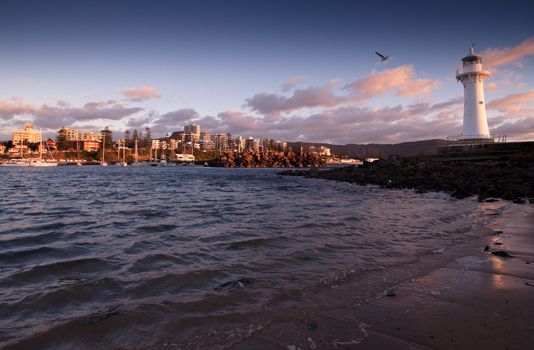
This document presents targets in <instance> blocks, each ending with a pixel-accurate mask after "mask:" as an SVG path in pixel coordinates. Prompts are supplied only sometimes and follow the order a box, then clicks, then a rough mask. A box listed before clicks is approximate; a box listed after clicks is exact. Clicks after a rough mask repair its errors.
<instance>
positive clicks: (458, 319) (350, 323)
mask: <svg viewBox="0 0 534 350" xmlns="http://www.w3.org/2000/svg"><path fill="white" fill-rule="evenodd" d="M483 226H484V227H485V228H487V229H489V230H492V231H493V232H494V233H495V234H494V235H489V236H484V237H481V239H482V242H481V249H480V253H478V254H471V255H467V256H464V257H461V258H458V259H455V260H454V261H453V262H451V263H448V264H445V265H444V266H441V267H438V268H436V269H434V270H433V271H431V272H430V273H427V274H424V275H423V276H421V277H419V278H415V279H412V280H411V281H407V282H406V283H403V284H400V285H399V286H398V287H396V288H395V289H393V290H391V291H390V292H388V293H386V294H384V295H383V296H381V297H378V298H376V299H374V300H371V301H370V302H368V303H365V304H361V305H355V306H354V307H349V308H345V309H332V310H329V309H325V310H323V311H320V312H318V313H317V314H315V315H313V316H311V317H309V318H308V319H302V320H299V321H290V322H280V323H272V324H270V325H268V326H267V327H265V328H264V329H263V330H261V331H258V332H256V333H254V334H253V335H251V336H250V337H249V338H247V339H245V340H243V341H242V342H240V343H238V344H234V346H232V347H230V348H231V349H251V348H255V349H291V350H297V349H360V348H361V349H477V348H484V349H526V348H532V347H534V297H533V296H534V253H533V252H534V236H532V235H531V234H530V230H531V228H532V227H534V207H532V206H524V205H518V204H508V205H507V206H506V207H504V210H503V211H502V212H500V214H499V215H498V216H496V217H495V218H494V219H493V220H491V222H486V223H484V225H483ZM484 244H485V245H487V246H488V247H489V251H484V249H483V248H484ZM498 251H505V252H507V253H508V254H510V255H511V257H510V258H507V257H501V256H497V255H493V254H492V252H498Z"/></svg>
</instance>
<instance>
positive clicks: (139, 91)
mask: <svg viewBox="0 0 534 350" xmlns="http://www.w3.org/2000/svg"><path fill="white" fill-rule="evenodd" d="M120 93H121V95H123V96H124V97H126V99H128V100H130V101H136V102H140V101H145V100H150V99H153V98H161V94H160V92H159V90H158V89H157V88H155V87H153V86H143V87H138V88H129V89H124V90H121V91H120Z"/></svg>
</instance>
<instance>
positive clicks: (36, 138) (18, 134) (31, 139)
mask: <svg viewBox="0 0 534 350" xmlns="http://www.w3.org/2000/svg"><path fill="white" fill-rule="evenodd" d="M11 140H12V141H13V145H14V146H15V148H18V149H19V150H20V148H21V147H22V148H23V149H24V148H27V147H28V144H29V143H39V144H40V143H41V142H42V134H41V132H40V131H34V130H33V125H32V124H31V123H27V124H26V125H24V130H14V131H13V133H12V137H11Z"/></svg>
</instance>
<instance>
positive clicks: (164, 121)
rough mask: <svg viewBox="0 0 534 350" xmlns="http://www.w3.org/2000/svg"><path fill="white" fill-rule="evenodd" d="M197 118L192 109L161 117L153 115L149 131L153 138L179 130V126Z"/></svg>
mask: <svg viewBox="0 0 534 350" xmlns="http://www.w3.org/2000/svg"><path fill="white" fill-rule="evenodd" d="M198 117H199V114H198V113H197V111H195V110H194V109H192V108H182V109H179V110H176V111H172V112H168V113H165V114H162V115H161V116H157V115H154V117H153V123H152V126H151V129H152V131H153V134H154V136H156V135H158V134H166V133H169V132H172V131H176V130H177V129H180V126H183V125H184V124H187V123H188V122H190V121H191V120H193V119H196V118H198Z"/></svg>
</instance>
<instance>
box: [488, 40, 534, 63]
mask: <svg viewBox="0 0 534 350" xmlns="http://www.w3.org/2000/svg"><path fill="white" fill-rule="evenodd" d="M533 55H534V37H530V38H528V39H526V40H525V41H523V42H522V43H521V44H519V45H517V46H515V47H505V48H490V49H487V50H485V51H484V52H482V53H481V56H483V57H484V58H483V59H484V64H485V65H486V66H488V67H493V68H495V67H498V66H503V65H507V64H514V65H516V66H519V67H521V66H522V65H523V62H522V59H523V58H524V57H527V56H533Z"/></svg>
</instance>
